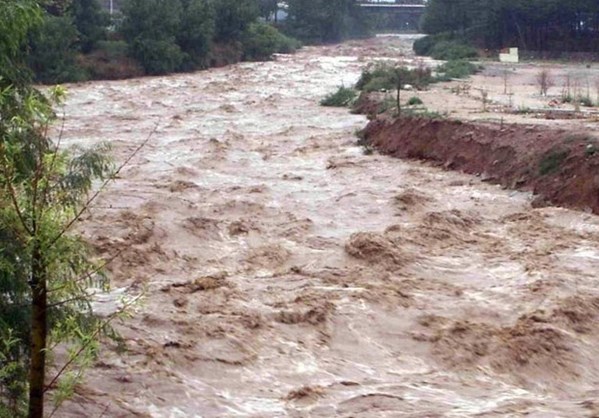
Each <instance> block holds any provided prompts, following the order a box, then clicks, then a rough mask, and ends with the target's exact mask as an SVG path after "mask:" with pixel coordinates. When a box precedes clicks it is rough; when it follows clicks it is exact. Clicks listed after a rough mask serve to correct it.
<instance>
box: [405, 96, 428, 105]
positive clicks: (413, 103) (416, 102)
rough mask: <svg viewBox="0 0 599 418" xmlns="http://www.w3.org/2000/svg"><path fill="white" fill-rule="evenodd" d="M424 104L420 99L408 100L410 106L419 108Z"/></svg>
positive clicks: (414, 97) (412, 98)
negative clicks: (418, 106)
mask: <svg viewBox="0 0 599 418" xmlns="http://www.w3.org/2000/svg"><path fill="white" fill-rule="evenodd" d="M421 104H424V103H422V100H421V99H420V97H416V96H413V97H410V99H409V100H408V106H417V105H421Z"/></svg>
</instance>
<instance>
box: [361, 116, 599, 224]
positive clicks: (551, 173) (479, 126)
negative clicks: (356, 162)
mask: <svg viewBox="0 0 599 418" xmlns="http://www.w3.org/2000/svg"><path fill="white" fill-rule="evenodd" d="M361 136H362V138H363V141H364V142H365V143H366V144H368V145H370V146H372V147H374V148H375V149H377V150H378V151H379V152H381V153H382V154H386V155H390V156H393V157H396V158H403V159H417V160H425V161H430V162H432V163H434V164H436V165H438V166H442V167H443V168H445V169H450V170H457V171H462V172H465V173H468V174H473V175H476V176H479V177H480V178H481V179H482V180H483V181H487V182H490V183H495V184H500V185H502V186H503V187H505V188H509V189H514V190H521V191H530V192H532V193H533V194H534V195H535V198H534V200H533V202H532V204H533V206H534V207H541V206H548V205H555V206H562V207H567V208H572V209H577V210H583V211H588V212H593V213H595V214H599V139H598V138H597V137H596V136H595V135H593V134H592V133H590V132H585V131H579V132H573V131H572V130H566V129H553V128H547V127H542V126H533V125H499V124H486V123H485V124H483V123H474V122H462V121H458V120H449V119H430V118H421V117H409V116H406V117H401V118H386V117H379V118H376V119H374V120H371V121H370V122H369V123H368V125H367V126H366V127H365V128H364V130H363V131H362V132H361Z"/></svg>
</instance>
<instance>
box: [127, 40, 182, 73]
mask: <svg viewBox="0 0 599 418" xmlns="http://www.w3.org/2000/svg"><path fill="white" fill-rule="evenodd" d="M130 51H131V52H130V55H131V56H132V57H133V58H135V59H136V60H137V61H138V62H139V63H140V64H141V66H142V67H143V69H144V70H145V72H146V73H147V74H151V75H159V74H168V73H172V72H173V71H176V70H177V69H178V68H179V67H180V65H181V64H182V63H183V59H184V55H183V52H181V48H179V45H177V44H176V43H175V40H174V39H173V38H170V39H168V38H167V39H164V40H156V39H143V38H142V39H137V40H136V41H135V42H133V44H132V45H130Z"/></svg>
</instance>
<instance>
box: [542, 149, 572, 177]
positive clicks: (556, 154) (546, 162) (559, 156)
mask: <svg viewBox="0 0 599 418" xmlns="http://www.w3.org/2000/svg"><path fill="white" fill-rule="evenodd" d="M569 153H570V152H569V151H568V150H558V149H552V150H551V151H549V152H548V153H547V154H546V155H545V156H544V157H543V158H542V159H541V161H540V163H539V174H540V175H542V176H545V175H547V174H551V173H555V172H556V171H558V170H559V168H560V166H561V165H562V163H563V162H564V160H565V159H566V158H567V157H568V155H569Z"/></svg>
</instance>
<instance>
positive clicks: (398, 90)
mask: <svg viewBox="0 0 599 418" xmlns="http://www.w3.org/2000/svg"><path fill="white" fill-rule="evenodd" d="M400 96H401V82H400V83H398V84H397V116H401V100H400V99H401V97H400Z"/></svg>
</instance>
